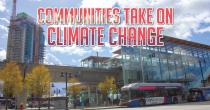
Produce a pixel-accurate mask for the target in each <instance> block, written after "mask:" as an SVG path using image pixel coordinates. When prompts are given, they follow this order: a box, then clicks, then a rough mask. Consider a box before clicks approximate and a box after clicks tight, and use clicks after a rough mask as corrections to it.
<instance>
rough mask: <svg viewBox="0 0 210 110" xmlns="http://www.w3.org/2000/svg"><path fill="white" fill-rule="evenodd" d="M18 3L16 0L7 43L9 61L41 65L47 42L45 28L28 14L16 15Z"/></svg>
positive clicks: (14, 0)
mask: <svg viewBox="0 0 210 110" xmlns="http://www.w3.org/2000/svg"><path fill="white" fill-rule="evenodd" d="M16 2H17V1H16V0H13V9H12V16H11V19H10V26H9V33H8V43H7V60H8V61H16V62H19V63H37V64H41V63H43V59H44V42H45V36H44V31H43V28H42V27H40V26H39V25H38V24H37V23H36V20H35V19H34V18H32V17H31V16H29V15H28V14H26V13H19V14H16Z"/></svg>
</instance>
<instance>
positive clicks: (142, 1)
mask: <svg viewBox="0 0 210 110" xmlns="http://www.w3.org/2000/svg"><path fill="white" fill-rule="evenodd" d="M17 1H18V3H17V12H18V13H19V12H26V13H28V14H29V15H30V16H32V17H34V18H36V10H37V8H38V7H113V5H115V4H116V3H118V4H119V5H120V7H122V8H123V7H154V8H157V7H173V8H174V10H175V14H174V17H175V18H174V25H173V26H165V27H164V28H165V32H164V33H165V35H170V36H173V37H178V38H181V39H187V40H192V41H195V42H200V43H204V44H208V45H210V11H209V10H210V7H209V5H210V1H209V0H17ZM11 9H12V0H0V60H3V59H5V58H6V45H7V33H8V28H7V26H8V25H9V18H10V15H11ZM122 25H123V22H122ZM45 31H46V26H45ZM117 48H118V47H110V46H109V45H108V44H106V46H105V47H86V48H82V47H76V46H72V47H52V48H50V47H48V46H47V47H46V55H45V63H46V64H56V65H73V66H79V65H80V60H81V59H83V58H85V57H87V56H90V55H96V52H97V51H98V52H99V55H101V56H111V55H112V54H111V52H112V51H113V50H116V49H117Z"/></svg>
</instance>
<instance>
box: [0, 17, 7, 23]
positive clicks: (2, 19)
mask: <svg viewBox="0 0 210 110" xmlns="http://www.w3.org/2000/svg"><path fill="white" fill-rule="evenodd" d="M0 21H3V22H5V23H7V24H9V20H8V19H7V18H0Z"/></svg>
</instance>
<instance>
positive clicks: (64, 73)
mask: <svg viewBox="0 0 210 110" xmlns="http://www.w3.org/2000/svg"><path fill="white" fill-rule="evenodd" d="M61 77H65V81H66V110H68V94H67V91H68V77H69V78H71V73H67V72H61Z"/></svg>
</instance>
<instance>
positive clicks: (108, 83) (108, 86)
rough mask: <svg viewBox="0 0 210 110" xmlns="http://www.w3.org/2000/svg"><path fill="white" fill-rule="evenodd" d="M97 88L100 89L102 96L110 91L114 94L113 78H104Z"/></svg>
mask: <svg viewBox="0 0 210 110" xmlns="http://www.w3.org/2000/svg"><path fill="white" fill-rule="evenodd" d="M98 88H99V89H100V91H101V93H102V94H107V93H108V92H109V91H110V90H112V92H116V90H117V86H116V84H115V78H114V77H106V78H105V80H104V81H103V82H100V83H99V84H98Z"/></svg>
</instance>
